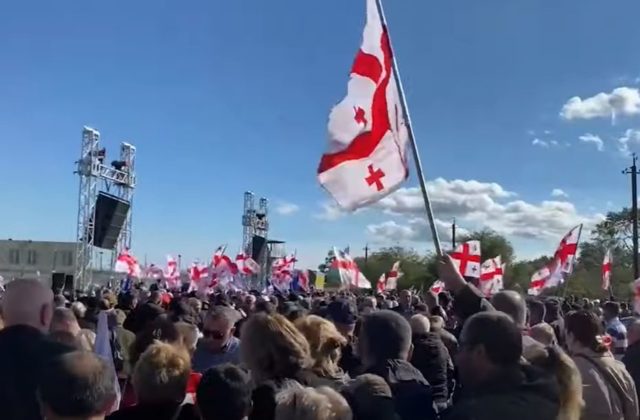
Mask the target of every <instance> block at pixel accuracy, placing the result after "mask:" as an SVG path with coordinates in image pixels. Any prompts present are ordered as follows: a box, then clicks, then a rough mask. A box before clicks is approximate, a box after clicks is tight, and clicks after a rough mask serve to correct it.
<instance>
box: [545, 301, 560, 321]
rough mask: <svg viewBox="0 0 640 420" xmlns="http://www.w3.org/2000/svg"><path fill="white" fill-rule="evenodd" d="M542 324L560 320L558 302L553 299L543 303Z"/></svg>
mask: <svg viewBox="0 0 640 420" xmlns="http://www.w3.org/2000/svg"><path fill="white" fill-rule="evenodd" d="M544 308H545V312H544V322H546V323H548V324H551V323H552V322H553V321H556V320H558V319H559V318H560V301H558V299H555V298H551V299H547V300H545V302H544Z"/></svg>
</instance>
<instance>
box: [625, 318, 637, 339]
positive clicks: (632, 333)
mask: <svg viewBox="0 0 640 420" xmlns="http://www.w3.org/2000/svg"><path fill="white" fill-rule="evenodd" d="M627 337H628V339H629V345H632V344H634V343H637V342H638V341H640V320H639V319H636V320H635V321H633V323H632V324H631V325H629V327H628V328H627Z"/></svg>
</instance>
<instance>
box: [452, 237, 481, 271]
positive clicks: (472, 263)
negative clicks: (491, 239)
mask: <svg viewBox="0 0 640 420" xmlns="http://www.w3.org/2000/svg"><path fill="white" fill-rule="evenodd" d="M451 259H452V260H453V262H454V264H455V265H456V268H457V269H458V271H459V272H460V274H462V275H463V276H465V277H473V278H479V277H480V241H468V242H465V243H463V244H460V245H458V246H457V247H456V249H455V251H453V253H451Z"/></svg>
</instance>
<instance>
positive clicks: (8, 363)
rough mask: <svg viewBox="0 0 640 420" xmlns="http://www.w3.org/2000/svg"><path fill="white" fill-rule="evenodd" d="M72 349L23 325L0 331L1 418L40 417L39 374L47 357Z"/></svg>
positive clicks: (15, 419)
mask: <svg viewBox="0 0 640 420" xmlns="http://www.w3.org/2000/svg"><path fill="white" fill-rule="evenodd" d="M72 350H73V349H72V348H69V347H67V346H65V345H63V344H60V343H56V342H53V341H51V340H49V339H48V338H47V336H46V335H44V334H43V333H41V332H40V331H38V330H37V329H35V328H33V327H29V326H26V325H16V326H12V327H7V328H5V329H3V330H2V331H0V418H2V419H10V420H32V419H33V420H35V419H40V418H41V416H40V409H39V407H38V402H37V400H36V390H37V388H38V381H39V380H40V376H39V375H40V373H41V372H42V369H43V367H44V366H46V365H47V363H48V362H49V360H51V359H52V358H54V357H56V356H59V355H61V354H63V353H66V352H69V351H72Z"/></svg>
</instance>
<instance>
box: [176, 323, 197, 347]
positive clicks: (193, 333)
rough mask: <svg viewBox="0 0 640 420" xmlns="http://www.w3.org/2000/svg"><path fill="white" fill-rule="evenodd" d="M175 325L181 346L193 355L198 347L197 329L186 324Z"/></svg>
mask: <svg viewBox="0 0 640 420" xmlns="http://www.w3.org/2000/svg"><path fill="white" fill-rule="evenodd" d="M175 325H176V328H177V329H178V332H179V333H180V340H181V342H182V345H183V346H184V347H185V348H186V349H187V350H188V351H189V353H191V354H193V352H194V351H195V350H196V346H197V345H198V327H196V326H195V325H193V324H189V323H186V322H176V323H175Z"/></svg>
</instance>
